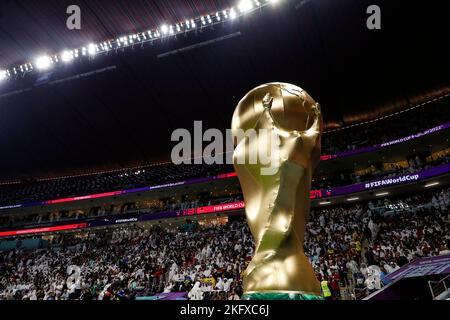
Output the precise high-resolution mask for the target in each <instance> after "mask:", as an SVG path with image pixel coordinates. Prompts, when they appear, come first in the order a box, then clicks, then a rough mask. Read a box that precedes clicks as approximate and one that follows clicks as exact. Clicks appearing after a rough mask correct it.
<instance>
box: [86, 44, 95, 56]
mask: <svg viewBox="0 0 450 320" xmlns="http://www.w3.org/2000/svg"><path fill="white" fill-rule="evenodd" d="M87 48H88V53H89V54H90V55H91V56H93V55H95V54H96V53H97V47H96V46H95V44H93V43H91V44H89V45H88V47H87Z"/></svg>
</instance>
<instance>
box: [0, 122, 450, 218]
mask: <svg viewBox="0 0 450 320" xmlns="http://www.w3.org/2000/svg"><path fill="white" fill-rule="evenodd" d="M447 128H450V122H447V123H444V124H442V125H439V126H436V127H433V128H430V129H428V130H425V131H423V132H419V133H416V134H412V135H409V136H406V137H403V138H399V139H395V140H392V141H388V142H385V143H381V144H375V145H372V146H369V147H363V148H359V149H355V150H349V151H343V152H339V153H336V154H334V155H322V156H321V157H320V158H321V160H322V161H327V160H332V159H339V158H346V157H351V156H355V155H358V154H362V153H367V152H373V151H377V150H380V149H382V148H385V147H388V146H392V145H395V144H399V143H402V142H406V141H410V140H413V139H417V138H420V137H423V136H425V135H429V134H432V133H434V132H438V131H442V130H445V129H447ZM441 167H442V166H441ZM437 168H439V167H437ZM438 170H441V171H442V168H441V169H438ZM445 172H447V171H445ZM445 172H440V174H441V173H445ZM430 174H434V173H433V172H428V171H422V173H419V174H418V175H417V174H413V175H402V176H398V177H396V178H389V179H381V180H378V181H372V182H367V183H359V184H354V185H349V186H345V187H336V188H332V189H321V190H313V191H311V198H312V199H316V198H322V197H330V196H335V195H342V194H348V193H353V192H360V191H364V190H366V189H370V188H372V187H374V186H378V185H381V186H382V185H391V184H398V183H399V182H405V179H406V180H408V179H412V180H417V179H423V178H425V176H426V175H430ZM232 177H236V173H235V172H232V173H225V174H219V175H217V176H211V177H203V178H195V179H188V180H184V181H178V182H174V183H167V184H162V185H156V186H147V187H142V188H135V189H127V190H119V191H110V192H103V193H97V194H91V195H83V196H77V197H69V198H61V199H53V200H47V201H35V202H28V203H21V204H12V205H3V206H0V211H1V210H7V209H16V208H24V207H33V206H45V205H51V204H58V203H66V202H72V201H79V200H87V199H97V198H103V197H111V196H120V195H126V194H132V193H136V192H145V191H151V190H157V189H165V188H170V187H176V186H182V185H189V184H195V183H204V182H211V181H214V180H218V179H227V178H232ZM396 179H397V180H398V179H400V181H397V180H396ZM408 182H409V180H408Z"/></svg>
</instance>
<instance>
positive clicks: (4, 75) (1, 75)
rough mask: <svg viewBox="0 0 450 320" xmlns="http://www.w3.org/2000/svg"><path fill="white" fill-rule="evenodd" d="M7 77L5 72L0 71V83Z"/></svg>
mask: <svg viewBox="0 0 450 320" xmlns="http://www.w3.org/2000/svg"><path fill="white" fill-rule="evenodd" d="M6 77H7V74H6V70H0V81H3V80H5V79H6Z"/></svg>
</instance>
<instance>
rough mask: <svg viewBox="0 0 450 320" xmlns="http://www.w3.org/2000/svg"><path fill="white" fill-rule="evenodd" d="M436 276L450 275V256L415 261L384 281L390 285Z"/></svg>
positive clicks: (391, 274)
mask: <svg viewBox="0 0 450 320" xmlns="http://www.w3.org/2000/svg"><path fill="white" fill-rule="evenodd" d="M434 274H450V255H445V256H435V257H427V258H422V259H415V260H413V261H411V262H410V263H408V264H406V265H404V266H403V267H401V268H400V269H398V270H396V271H394V272H392V273H390V274H388V275H387V276H385V277H384V278H383V279H382V280H383V283H385V284H388V283H391V282H395V281H398V280H400V279H403V278H412V277H423V276H430V275H434Z"/></svg>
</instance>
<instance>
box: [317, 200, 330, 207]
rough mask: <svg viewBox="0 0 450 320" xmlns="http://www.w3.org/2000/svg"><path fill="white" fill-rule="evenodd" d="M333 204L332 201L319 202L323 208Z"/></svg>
mask: <svg viewBox="0 0 450 320" xmlns="http://www.w3.org/2000/svg"><path fill="white" fill-rule="evenodd" d="M330 203H331V201H322V202H319V204H320V205H321V206H324V205H327V204H330Z"/></svg>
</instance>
